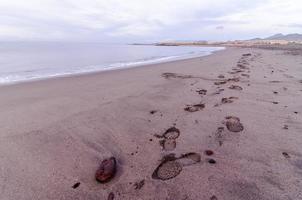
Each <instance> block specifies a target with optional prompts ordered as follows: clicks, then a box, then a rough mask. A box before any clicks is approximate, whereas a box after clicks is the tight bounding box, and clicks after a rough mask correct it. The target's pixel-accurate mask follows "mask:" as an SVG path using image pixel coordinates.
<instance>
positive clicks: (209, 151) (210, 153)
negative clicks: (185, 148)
mask: <svg viewBox="0 0 302 200" xmlns="http://www.w3.org/2000/svg"><path fill="white" fill-rule="evenodd" d="M204 153H205V154H206V155H207V156H212V155H213V154H214V152H213V151H212V150H205V151H204Z"/></svg>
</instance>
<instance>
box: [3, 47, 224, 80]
mask: <svg viewBox="0 0 302 200" xmlns="http://www.w3.org/2000/svg"><path fill="white" fill-rule="evenodd" d="M221 49H223V48H222V47H188V46H151V45H121V44H101V43H63V42H62V43H58V42H56V43H55V42H0V84H10V83H15V82H20V81H28V80H34V79H43V78H50V77H56V76H65V75H71V74H79V73H87V72H94V71H102V70H113V69H118V68H126V67H133V66H140V65H145V64H150V63H159V62H167V61H171V60H179V59H186V58H192V57H198V56H205V55H209V54H211V53H212V52H213V51H217V50H221Z"/></svg>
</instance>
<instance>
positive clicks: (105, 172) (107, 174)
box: [95, 157, 116, 183]
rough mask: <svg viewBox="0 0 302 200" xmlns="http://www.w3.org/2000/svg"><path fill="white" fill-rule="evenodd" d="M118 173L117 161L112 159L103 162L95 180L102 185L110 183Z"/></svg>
mask: <svg viewBox="0 0 302 200" xmlns="http://www.w3.org/2000/svg"><path fill="white" fill-rule="evenodd" d="M115 173H116V159H115V158H114V157H110V158H108V159H105V160H103V161H102V163H101V164H100V166H99V169H98V170H97V171H96V173H95V178H96V180H97V181H98V182H100V183H106V182H108V181H110V180H111V179H112V178H113V177H114V175H115Z"/></svg>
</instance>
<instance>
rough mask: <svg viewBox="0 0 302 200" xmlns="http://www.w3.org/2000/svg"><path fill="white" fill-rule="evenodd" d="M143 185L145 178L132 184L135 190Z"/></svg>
mask: <svg viewBox="0 0 302 200" xmlns="http://www.w3.org/2000/svg"><path fill="white" fill-rule="evenodd" d="M144 185H145V180H141V181H139V182H137V183H135V184H134V189H135V190H140V189H141V188H142V187H143V186H144Z"/></svg>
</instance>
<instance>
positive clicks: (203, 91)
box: [196, 89, 207, 95]
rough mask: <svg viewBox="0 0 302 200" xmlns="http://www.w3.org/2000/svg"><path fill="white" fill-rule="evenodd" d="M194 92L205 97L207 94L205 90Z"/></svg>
mask: <svg viewBox="0 0 302 200" xmlns="http://www.w3.org/2000/svg"><path fill="white" fill-rule="evenodd" d="M196 92H197V93H198V94H200V95H206V94H207V90H205V89H201V90H196Z"/></svg>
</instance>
